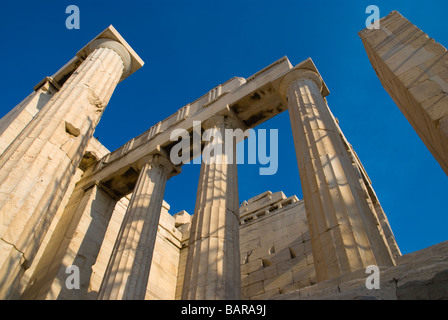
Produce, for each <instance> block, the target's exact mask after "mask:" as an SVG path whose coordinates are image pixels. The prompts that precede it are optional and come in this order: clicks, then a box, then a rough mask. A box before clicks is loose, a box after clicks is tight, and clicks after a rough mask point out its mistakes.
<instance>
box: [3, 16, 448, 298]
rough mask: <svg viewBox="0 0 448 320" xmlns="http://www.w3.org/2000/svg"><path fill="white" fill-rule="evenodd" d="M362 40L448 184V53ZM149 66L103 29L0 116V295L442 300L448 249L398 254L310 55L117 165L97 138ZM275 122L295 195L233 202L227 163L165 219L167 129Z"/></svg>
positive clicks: (199, 104)
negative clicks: (118, 99) (283, 137)
mask: <svg viewBox="0 0 448 320" xmlns="http://www.w3.org/2000/svg"><path fill="white" fill-rule="evenodd" d="M359 35H360V37H361V39H362V41H363V43H364V45H365V47H366V50H367V54H368V56H369V58H370V60H371V62H372V65H373V67H374V68H375V70H376V72H377V74H378V76H379V78H380V79H381V81H382V83H383V84H384V86H385V89H386V90H387V91H388V92H389V93H390V95H391V96H392V97H393V98H394V100H395V101H396V103H397V105H398V106H399V108H400V110H402V112H403V113H404V115H405V116H406V117H407V118H408V120H409V121H410V122H411V124H412V125H413V126H414V128H415V130H416V131H417V132H418V133H419V135H420V136H421V137H422V139H423V141H424V142H425V143H426V145H427V146H428V148H429V149H430V150H431V152H432V153H433V154H434V157H435V158H436V159H437V160H438V161H439V163H440V165H441V166H442V168H443V169H444V170H445V172H446V173H447V174H448V140H447V139H448V103H447V101H448V98H447V96H446V94H447V92H448V73H447V70H448V69H447V68H448V55H447V53H446V49H445V48H444V47H443V46H441V45H440V44H438V43H436V42H435V41H434V40H432V39H431V38H429V37H428V36H427V35H426V34H424V33H423V32H422V31H421V30H420V29H418V28H417V27H416V26H414V25H413V24H412V23H410V22H409V21H408V20H406V19H405V18H403V17H402V16H401V15H400V14H399V13H397V12H393V13H391V14H390V15H388V16H387V17H385V18H383V19H382V20H381V21H380V29H373V30H368V29H365V30H362V31H361V32H360V33H359ZM143 64H144V62H143V61H142V59H141V58H140V57H139V56H138V54H137V53H136V52H134V50H133V49H132V48H131V46H130V45H129V44H128V43H127V42H126V41H125V40H124V39H123V37H122V36H121V35H120V34H119V33H118V32H117V30H115V28H114V27H112V26H110V27H108V28H107V29H106V30H104V31H103V32H102V33H101V34H99V35H98V36H97V37H96V38H95V39H93V40H92V41H91V42H89V43H88V44H87V45H86V46H85V47H84V48H83V49H81V50H80V51H79V52H78V53H77V54H76V55H75V57H74V58H73V59H71V60H70V61H69V62H68V63H67V64H66V65H65V66H63V67H62V68H61V69H60V70H59V71H57V72H56V73H55V74H54V75H53V76H51V77H46V78H45V79H44V80H42V81H41V82H40V83H39V84H37V85H36V86H35V87H34V91H33V92H32V93H31V94H30V95H29V96H28V97H27V98H26V99H25V100H23V101H22V102H21V103H20V104H19V105H17V106H16V107H15V108H14V109H12V110H11V112H9V113H8V114H7V115H6V116H5V117H4V118H2V119H1V120H0V128H1V130H0V148H1V150H0V152H1V157H0V216H1V222H2V223H1V224H0V235H1V241H0V297H1V299H50V300H53V299H63V300H69V299H75V300H79V299H86V300H96V299H105V300H110V299H163V300H171V299H184V300H196V299H207V300H215V299H219V300H223V299H224V300H234V299H447V298H448V289H447V288H448V245H447V242H444V243H441V244H438V245H435V246H432V247H430V248H427V249H424V250H421V251H418V252H414V253H410V254H406V255H402V254H401V252H400V250H399V248H398V246H397V243H396V241H395V238H394V235H393V232H392V230H391V227H390V225H389V222H388V220H387V217H386V214H385V212H384V211H383V209H382V207H381V204H380V201H379V199H378V197H377V196H376V194H375V191H374V189H373V186H372V184H371V182H370V179H369V177H368V175H367V173H366V171H365V169H364V168H363V166H362V164H361V162H360V160H359V158H358V157H357V155H356V153H355V151H354V150H353V148H352V146H351V145H350V143H349V142H348V141H347V139H346V138H345V136H344V134H343V133H342V131H341V129H340V127H339V125H338V121H337V120H336V118H335V117H334V116H333V114H332V113H331V111H330V108H329V106H328V105H327V101H326V98H325V97H326V96H327V95H329V89H328V88H327V86H326V84H325V82H324V80H323V79H322V77H321V75H320V73H319V71H318V69H317V67H316V66H315V64H314V63H313V61H312V59H307V60H305V61H303V62H301V63H299V64H298V65H295V66H293V65H291V63H290V62H289V60H288V58H286V57H283V58H281V59H280V60H278V61H276V62H274V63H272V64H271V65H269V66H267V67H266V68H264V69H263V70H260V71H259V72H257V73H256V74H254V75H252V76H251V77H248V78H247V79H245V78H240V77H235V78H232V79H230V80H228V81H227V82H225V83H222V84H220V85H218V86H217V87H215V88H213V89H212V90H211V91H209V92H208V93H206V94H205V95H203V96H201V97H200V98H198V99H197V100H195V101H193V102H191V103H189V104H187V105H186V106H183V107H182V108H180V109H179V110H178V111H177V112H176V113H174V114H173V115H171V116H170V117H168V118H167V119H164V120H161V121H159V122H157V123H154V125H153V126H152V127H151V128H149V129H148V130H147V131H145V132H143V133H142V134H141V135H139V136H138V137H135V138H134V139H132V140H130V141H129V142H127V143H126V144H125V145H123V146H122V147H120V148H118V149H117V150H114V151H109V150H107V149H106V148H105V147H104V146H103V145H102V144H101V143H100V142H99V141H98V140H97V139H95V138H93V132H94V131H95V127H96V125H97V124H98V122H99V121H100V118H101V115H102V114H103V112H104V111H105V109H106V106H107V104H108V101H109V99H110V98H111V95H112V93H113V91H114V89H115V87H116V86H117V85H119V83H120V82H121V81H128V80H127V79H126V78H127V77H128V76H130V75H131V74H132V73H134V72H137V71H138V69H139V68H141V67H142V66H143ZM131 80H132V79H129V81H131ZM284 111H288V112H289V115H290V120H291V126H292V132H293V139H294V145H295V154H296V157H297V163H298V168H299V173H300V180H301V184H302V189H303V197H304V198H303V199H300V200H299V199H298V198H297V197H296V196H295V195H288V196H286V195H285V194H283V192H282V191H280V190H274V192H271V191H266V192H264V193H262V194H260V195H258V196H255V197H253V198H251V199H241V206H240V199H239V197H238V172H237V165H236V164H235V162H228V161H223V162H222V163H211V164H209V163H204V162H203V163H202V164H201V172H200V178H199V185H198V190H197V199H196V208H195V212H194V214H192V215H190V214H189V213H187V212H186V211H181V212H178V213H175V214H173V212H169V210H170V205H169V204H168V203H166V202H165V201H164V190H165V185H166V182H167V180H168V179H170V178H171V177H173V176H175V175H178V174H182V173H181V167H182V166H181V165H180V164H173V163H172V161H171V160H170V151H171V150H172V148H173V147H174V146H175V142H173V141H172V140H171V139H170V134H171V132H173V130H175V129H179V128H181V129H185V130H187V131H188V132H192V131H193V130H194V122H197V121H200V122H201V124H202V128H200V130H206V129H209V128H213V129H214V130H216V131H218V132H224V130H225V129H227V128H232V129H237V128H239V129H242V130H246V129H250V128H255V127H256V126H257V125H259V124H260V123H262V122H264V121H266V120H268V119H270V118H272V117H275V116H276V115H278V114H279V113H282V112H284ZM223 143H224V144H225V143H227V142H226V141H224V142H223ZM202 147H204V146H202ZM193 148H194V146H192V149H193ZM233 151H234V152H233V153H232V157H235V156H236V150H233ZM291 152H293V151H292V150H291ZM194 155H195V153H194V152H192V153H191V159H192V158H193V156H194ZM221 157H223V158H225V157H226V155H224V154H223V155H222V156H221ZM225 160H228V159H225ZM191 187H196V186H191ZM243 200H244V201H243ZM73 266H75V267H76V268H75V269H72V267H73ZM370 266H376V267H377V268H378V270H379V275H378V277H379V281H380V282H379V284H378V285H379V286H380V289H372V288H370V287H369V285H368V284H367V283H366V279H367V277H368V276H369V274H368V273H366V270H368V269H369V267H370ZM73 270H75V271H76V272H77V273H72V271H73ZM72 274H75V275H78V276H79V279H78V280H79V285H77V284H76V282H71V279H70V277H71V276H72Z"/></svg>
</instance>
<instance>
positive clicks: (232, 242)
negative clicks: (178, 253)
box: [182, 116, 241, 300]
mask: <svg viewBox="0 0 448 320" xmlns="http://www.w3.org/2000/svg"><path fill="white" fill-rule="evenodd" d="M236 126H237V124H236V122H235V121H234V120H233V119H232V118H228V117H224V116H215V117H212V118H211V119H209V120H208V121H206V122H205V123H203V127H204V128H205V129H210V130H214V132H215V133H219V134H220V136H221V137H222V141H221V144H220V143H219V142H218V143H216V141H214V142H213V143H215V146H217V147H219V146H220V145H221V146H226V145H227V146H229V144H228V143H230V141H226V136H225V132H224V131H225V129H234V128H235V127H236ZM215 137H216V136H215ZM209 145H210V144H209ZM233 146H234V147H233V152H232V156H231V158H229V157H228V156H229V153H225V152H222V153H221V155H218V153H216V154H215V162H214V163H205V162H204V155H203V161H202V165H201V172H200V177H199V185H198V191H197V198H196V207H195V213H194V215H193V221H192V225H191V232H190V240H189V243H188V256H187V263H186V270H185V276H184V284H183V290H182V299H184V300H199V299H206V300H229V299H241V271H240V247H239V212H238V209H239V199H238V172H237V164H236V143H234V144H233ZM223 149H225V148H223ZM203 154H204V152H203Z"/></svg>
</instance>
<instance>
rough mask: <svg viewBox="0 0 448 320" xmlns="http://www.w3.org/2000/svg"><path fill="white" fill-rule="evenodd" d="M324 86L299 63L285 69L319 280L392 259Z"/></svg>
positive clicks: (283, 91) (282, 89)
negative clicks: (327, 101)
mask: <svg viewBox="0 0 448 320" xmlns="http://www.w3.org/2000/svg"><path fill="white" fill-rule="evenodd" d="M322 86H323V82H322V79H321V78H320V76H319V75H318V74H317V73H315V72H312V71H308V70H303V69H295V70H293V71H292V72H290V73H288V74H287V75H286V76H285V77H284V78H283V80H282V83H281V86H280V92H281V94H283V95H285V96H286V100H287V103H288V107H289V114H290V120H291V126H292V132H293V138H294V145H295V150H296V156H297V161H298V166H299V173H300V180H301V184H302V191H303V197H304V200H305V206H306V212H307V218H308V224H309V228H310V234H311V244H312V250H313V257H314V263H315V267H316V275H317V280H318V281H319V282H320V281H324V280H328V279H333V278H335V277H338V276H340V275H343V274H346V273H350V272H353V271H356V270H359V269H365V268H366V267H367V266H368V265H377V266H391V265H394V259H393V257H392V254H391V251H390V249H389V247H388V245H387V240H386V238H385V236H384V232H383V230H382V227H381V224H380V221H379V220H378V217H377V215H376V212H375V208H374V207H373V204H372V202H371V201H370V198H369V195H368V194H367V191H366V188H365V187H364V186H362V185H361V183H362V179H360V176H359V172H358V171H357V169H356V168H355V166H354V165H353V163H352V161H351V156H350V154H349V152H348V150H347V149H346V148H345V145H344V143H343V140H342V137H341V135H340V134H339V132H340V131H339V128H338V126H337V123H336V120H335V118H334V117H333V115H332V114H331V111H330V109H329V108H328V106H327V103H326V100H325V99H324V98H323V97H322V94H321V90H322Z"/></svg>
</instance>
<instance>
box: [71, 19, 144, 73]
mask: <svg viewBox="0 0 448 320" xmlns="http://www.w3.org/2000/svg"><path fill="white" fill-rule="evenodd" d="M98 48H110V49H112V50H114V51H115V52H117V54H119V55H120V57H121V58H122V60H123V65H124V69H123V75H122V77H121V79H120V81H122V80H124V79H125V78H127V77H128V76H130V75H131V74H133V73H134V72H135V71H137V70H138V69H140V68H141V67H142V66H143V64H144V61H143V60H142V59H141V58H140V57H139V56H138V54H137V53H136V52H135V51H134V50H133V49H132V47H131V46H130V45H129V44H128V43H127V42H126V40H125V39H124V38H123V37H122V36H121V35H120V33H119V32H118V31H117V30H116V29H115V28H114V27H113V26H112V25H111V26H109V27H108V28H106V29H105V30H104V31H103V32H101V33H100V34H99V35H98V36H96V37H95V38H94V39H93V40H92V41H90V42H89V43H88V44H87V45H86V46H84V47H83V48H82V49H81V50H79V51H78V53H77V54H76V57H75V58H74V59H72V60H74V62H76V59H81V60H84V59H86V58H87V56H88V55H89V54H90V53H92V52H93V51H94V50H95V49H98ZM63 69H65V68H63ZM69 69H72V68H71V67H70V68H69Z"/></svg>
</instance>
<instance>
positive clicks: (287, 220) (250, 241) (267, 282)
mask: <svg viewBox="0 0 448 320" xmlns="http://www.w3.org/2000/svg"><path fill="white" fill-rule="evenodd" d="M277 194H278V193H277ZM275 195H276V194H273V195H272V196H275ZM281 195H283V193H281ZM266 198H267V197H265V200H264V201H263V200H262V199H261V200H258V201H256V202H258V203H256V205H257V207H258V209H255V210H253V211H254V212H253V213H252V214H249V215H247V214H246V215H245V216H244V217H242V223H243V224H242V225H241V228H240V247H241V261H242V264H241V277H242V299H269V298H272V297H274V296H277V295H279V294H283V293H287V292H290V291H294V290H296V289H299V288H302V287H306V286H309V285H312V284H314V283H315V282H316V274H315V270H314V263H313V256H312V252H311V240H310V235H309V231H308V227H307V220H306V214H305V205H304V202H303V201H298V200H297V198H295V197H290V198H286V197H284V195H283V197H281V200H280V201H277V202H274V203H271V202H269V200H267V199H266ZM274 200H276V199H274ZM263 202H264V204H263ZM279 204H280V206H279ZM249 205H250V204H249ZM240 210H241V209H240ZM240 212H241V211H240ZM244 219H246V220H247V219H249V220H248V221H246V222H245V221H244Z"/></svg>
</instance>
